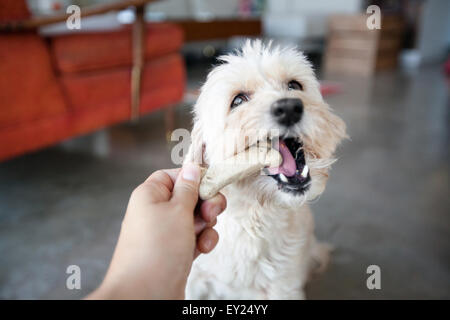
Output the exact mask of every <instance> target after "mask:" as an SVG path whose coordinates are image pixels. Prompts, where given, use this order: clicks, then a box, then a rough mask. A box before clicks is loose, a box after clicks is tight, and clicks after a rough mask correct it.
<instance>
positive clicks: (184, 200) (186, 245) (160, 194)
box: [86, 164, 226, 299]
mask: <svg viewBox="0 0 450 320" xmlns="http://www.w3.org/2000/svg"><path fill="white" fill-rule="evenodd" d="M199 184H200V169H199V167H198V166H197V165H194V164H186V165H185V166H183V168H182V169H169V170H160V171H156V172H154V173H153V174H152V175H151V176H150V177H149V178H148V179H147V180H146V181H145V182H144V183H143V184H141V185H140V186H138V187H137V188H136V189H135V190H134V191H133V193H132V194H131V197H130V201H129V203H128V208H127V212H126V214H125V217H124V219H123V222H122V228H121V231H120V235H119V240H118V242H117V245H116V248H115V251H114V255H113V257H112V260H111V263H110V266H109V269H108V271H107V273H106V276H105V278H104V280H103V282H102V283H101V285H100V286H99V287H98V289H96V290H95V291H94V292H92V293H91V294H89V295H88V296H87V297H86V299H183V298H184V291H185V286H186V281H187V277H188V275H189V272H190V269H191V266H192V262H193V261H194V259H195V258H196V257H197V256H198V255H199V254H206V253H208V252H210V251H211V250H213V249H214V247H215V246H216V244H217V242H218V240H219V236H218V234H217V232H216V231H215V230H214V229H213V228H212V227H213V226H214V225H215V224H216V217H217V215H219V214H220V213H221V212H222V211H223V210H225V207H226V200H225V197H224V196H223V195H222V194H217V195H216V196H215V197H213V198H212V199H209V200H207V201H199V199H198V189H199Z"/></svg>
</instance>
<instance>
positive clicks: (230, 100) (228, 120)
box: [186, 40, 346, 299]
mask: <svg viewBox="0 0 450 320" xmlns="http://www.w3.org/2000/svg"><path fill="white" fill-rule="evenodd" d="M219 60H220V61H221V62H222V63H221V64H220V65H218V66H216V67H215V68H214V69H213V70H212V71H211V72H210V73H209V75H208V78H207V81H206V83H205V84H204V85H203V87H202V89H201V94H200V96H199V98H198V100H197V103H196V104H195V106H194V127H193V130H192V144H191V147H190V150H189V153H188V155H187V161H193V160H194V154H196V153H197V154H198V153H200V154H202V157H203V161H204V165H206V166H207V165H210V164H213V163H219V162H220V161H223V160H224V158H225V157H228V156H230V154H226V153H224V152H222V150H223V147H224V145H225V144H235V143H236V141H230V140H233V139H238V138H239V137H238V136H249V135H252V133H251V132H254V131H255V130H259V129H263V130H271V129H277V130H278V132H279V149H280V153H281V155H282V157H283V163H282V164H281V165H280V167H279V168H272V169H270V172H269V175H255V176H252V177H249V178H246V179H243V180H241V181H239V182H236V183H233V184H230V185H229V186H227V187H226V188H224V189H223V190H222V193H223V194H224V195H225V197H226V199H227V209H226V211H225V212H224V213H222V214H221V215H220V216H219V218H218V223H217V227H216V229H217V231H218V233H219V235H220V241H219V243H218V245H217V247H216V248H215V249H214V251H213V252H211V253H210V254H206V255H201V256H200V257H199V258H198V259H197V260H196V261H195V263H194V265H193V267H192V271H191V274H190V277H189V280H188V285H187V289H186V297H187V298H188V299H302V298H304V293H303V287H304V285H305V283H306V281H307V279H308V276H309V275H310V274H311V272H312V271H313V270H316V269H317V268H319V267H323V266H325V265H326V262H327V259H328V249H327V247H326V246H325V245H322V244H319V243H318V242H317V241H316V240H315V237H314V234H313V231H314V221H313V217H312V214H311V211H310V209H309V207H308V204H307V202H308V201H310V200H312V199H314V198H316V197H317V196H319V195H320V194H321V193H322V192H323V190H324V188H325V184H326V180H327V178H328V170H329V167H330V165H331V163H332V162H333V161H334V159H333V153H334V151H335V149H336V146H337V145H338V144H339V142H340V141H341V140H342V139H343V138H344V137H346V133H345V124H344V122H343V121H342V120H341V119H340V118H339V117H337V116H336V115H334V114H333V113H332V111H331V109H330V108H329V107H328V105H327V104H326V103H325V102H324V101H323V98H322V95H321V93H320V90H319V83H318V81H317V80H316V77H315V75H314V71H313V69H312V67H311V64H310V63H309V62H308V61H307V60H306V58H305V56H304V55H303V54H302V53H301V52H299V51H298V50H296V49H295V48H293V47H285V48H280V47H275V46H273V45H271V44H270V43H269V44H267V45H264V44H263V43H261V41H259V40H256V41H247V42H246V44H245V45H244V46H243V48H242V50H241V51H239V52H237V53H235V54H231V55H227V56H222V57H220V58H219ZM227 129H235V131H236V130H237V132H239V134H237V135H235V136H234V137H233V136H230V135H225V134H224V132H226V131H227ZM234 152H236V150H235V151H234Z"/></svg>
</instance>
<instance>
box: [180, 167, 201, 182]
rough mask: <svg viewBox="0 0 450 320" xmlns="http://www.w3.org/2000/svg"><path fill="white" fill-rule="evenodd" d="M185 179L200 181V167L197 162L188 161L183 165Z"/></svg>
mask: <svg viewBox="0 0 450 320" xmlns="http://www.w3.org/2000/svg"><path fill="white" fill-rule="evenodd" d="M183 179H184V180H188V181H194V182H199V181H200V168H199V167H198V165H196V164H195V163H186V164H185V165H184V166H183Z"/></svg>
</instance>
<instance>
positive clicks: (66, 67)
mask: <svg viewBox="0 0 450 320" xmlns="http://www.w3.org/2000/svg"><path fill="white" fill-rule="evenodd" d="M131 42H132V41H131V28H129V27H127V28H124V29H122V30H119V31H108V32H92V33H74V34H70V35H63V36H56V37H53V38H52V39H51V46H52V51H53V54H54V58H55V64H56V67H57V69H58V70H59V71H60V72H62V73H73V72H79V71H88V70H99V69H106V68H111V67H120V66H131V60H132V46H131ZM182 42H183V33H182V31H181V29H180V28H179V27H177V26H176V25H172V24H169V23H151V24H147V26H146V36H145V59H146V60H148V59H152V58H155V57H159V56H163V55H165V54H168V53H172V52H176V51H178V50H179V49H180V47H181V45H182Z"/></svg>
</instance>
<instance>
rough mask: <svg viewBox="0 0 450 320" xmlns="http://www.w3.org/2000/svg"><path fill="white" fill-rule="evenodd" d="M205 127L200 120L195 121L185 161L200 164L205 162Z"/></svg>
mask: <svg viewBox="0 0 450 320" xmlns="http://www.w3.org/2000/svg"><path fill="white" fill-rule="evenodd" d="M203 141H204V140H203V129H202V126H201V124H200V121H195V123H194V126H193V128H192V131H191V145H190V147H189V151H188V152H187V154H186V157H185V159H184V162H194V163H197V164H199V165H202V164H203V153H204V147H205V146H204V142H203Z"/></svg>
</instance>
